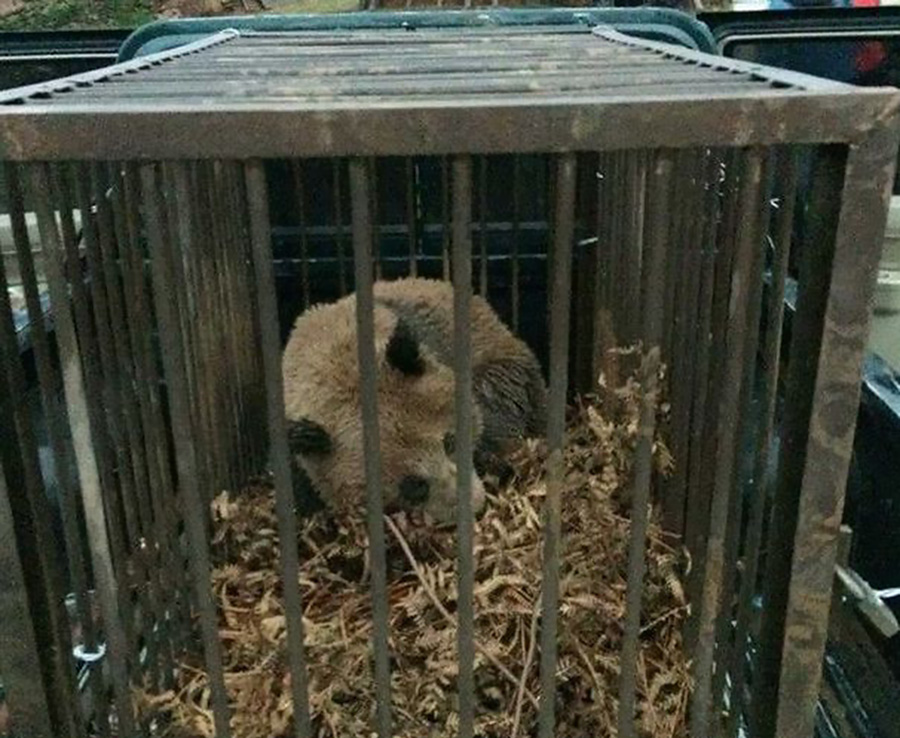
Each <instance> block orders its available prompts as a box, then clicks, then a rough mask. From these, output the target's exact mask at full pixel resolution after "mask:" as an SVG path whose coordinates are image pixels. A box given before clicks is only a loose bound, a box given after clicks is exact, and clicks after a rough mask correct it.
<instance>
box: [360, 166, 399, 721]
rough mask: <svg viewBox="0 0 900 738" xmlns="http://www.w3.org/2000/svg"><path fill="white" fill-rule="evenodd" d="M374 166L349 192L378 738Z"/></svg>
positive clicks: (386, 708) (381, 584)
mask: <svg viewBox="0 0 900 738" xmlns="http://www.w3.org/2000/svg"><path fill="white" fill-rule="evenodd" d="M369 166H370V165H369V164H368V163H367V162H366V161H364V160H361V159H352V160H351V161H350V193H351V198H352V202H353V208H352V213H351V217H352V221H353V254H354V262H355V265H354V266H355V271H356V318H357V336H358V343H359V348H358V351H359V366H360V367H361V371H360V399H361V402H360V404H361V406H362V418H363V449H364V451H365V471H366V495H367V503H368V525H369V559H370V565H371V567H372V621H373V623H374V626H375V627H374V632H373V647H374V651H375V692H376V706H377V710H376V716H375V725H376V729H377V732H378V738H389V737H390V735H391V672H390V661H389V651H388V601H387V560H386V550H385V540H384V521H383V515H384V505H383V502H382V492H381V454H380V447H381V441H380V434H379V429H378V395H377V385H376V376H375V372H374V371H362V368H363V367H370V368H374V367H375V366H376V364H375V316H374V309H375V308H374V297H373V290H372V284H373V281H374V275H373V273H372V235H373V232H372V217H371V211H370V209H369V204H370V202H371V200H370V197H371V194H370V192H371V190H370V187H371V179H370V171H369Z"/></svg>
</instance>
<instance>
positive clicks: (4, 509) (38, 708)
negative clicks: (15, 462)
mask: <svg viewBox="0 0 900 738" xmlns="http://www.w3.org/2000/svg"><path fill="white" fill-rule="evenodd" d="M9 497H10V495H9V489H8V488H7V486H6V473H5V472H4V470H3V466H2V465H0V674H2V675H3V677H4V687H5V689H6V692H7V694H8V696H9V697H8V699H9V708H10V714H11V726H10V727H11V728H12V731H13V733H14V734H15V735H22V736H47V737H48V738H49V736H52V735H53V733H54V731H53V729H52V727H51V724H50V708H49V705H48V702H47V694H46V692H45V691H44V682H43V679H42V677H41V665H40V656H39V655H38V648H37V639H36V638H35V634H34V626H33V624H32V618H31V611H30V608H29V606H28V593H27V591H26V589H25V574H24V571H23V569H22V560H21V559H20V558H19V551H18V548H17V546H16V531H15V524H14V523H13V512H12V508H11V507H10V504H9Z"/></svg>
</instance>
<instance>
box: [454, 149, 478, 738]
mask: <svg viewBox="0 0 900 738" xmlns="http://www.w3.org/2000/svg"><path fill="white" fill-rule="evenodd" d="M471 296H472V160H471V159H470V158H469V157H468V156H459V157H455V158H454V160H453V331H454V337H453V349H454V365H453V369H454V374H455V375H456V383H455V392H456V438H457V442H456V490H457V494H456V498H457V511H458V521H457V531H458V532H457V540H458V542H459V586H458V592H459V595H458V596H459V601H458V606H457V612H458V618H459V621H458V627H457V635H458V641H459V681H458V685H459V687H458V688H459V738H472V736H473V734H474V730H475V671H474V670H475V636H474V632H475V614H474V612H475V611H474V607H475V605H474V589H475V563H474V548H473V528H474V519H473V513H472V474H473V465H472V451H473V449H472V446H473V444H472V343H471V336H470V332H471Z"/></svg>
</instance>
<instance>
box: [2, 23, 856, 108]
mask: <svg viewBox="0 0 900 738" xmlns="http://www.w3.org/2000/svg"><path fill="white" fill-rule="evenodd" d="M847 87H848V86H846V85H840V84H837V83H833V82H825V81H823V80H818V79H816V78H813V77H808V76H805V75H800V74H794V73H790V72H782V71H779V70H774V69H770V68H766V67H760V66H758V65H753V64H747V63H742V62H736V61H733V60H727V59H724V58H719V57H714V56H709V55H704V54H700V53H696V52H691V51H687V50H681V49H676V48H675V47H671V46H665V45H662V44H656V43H653V42H648V41H639V40H636V39H632V38H630V37H627V36H624V35H622V34H619V33H617V32H615V31H612V30H609V29H607V28H594V29H590V28H587V27H585V26H580V27H572V26H565V27H563V26H557V27H546V26H545V27H541V28H532V29H529V28H515V29H504V28H487V29H483V28H477V29H476V28H468V29H429V30H415V31H412V30H400V29H385V30H367V31H339V32H320V31H312V32H289V33H287V32H286V33H254V32H238V31H224V32H221V33H218V34H216V35H214V36H210V37H209V38H207V39H205V40H203V41H199V42H196V43H193V44H190V45H187V46H183V47H181V48H179V49H176V50H174V51H168V52H164V53H160V54H156V55H153V56H148V57H143V58H140V59H136V60H134V61H132V62H127V63H125V64H119V65H116V66H114V67H110V68H107V69H104V70H100V71H96V72H91V73H88V74H84V75H80V76H78V77H72V78H69V79H67V80H58V81H55V82H51V83H47V84H41V85H35V86H32V87H29V88H22V89H20V90H15V91H9V92H7V93H4V94H3V95H0V102H3V103H6V104H10V103H13V104H14V103H19V104H21V103H23V102H28V103H30V104H40V105H54V104H65V105H66V106H72V105H78V106H80V105H90V106H91V107H92V108H94V109H97V108H100V109H102V108H104V107H107V106H110V105H115V106H121V105H123V104H127V105H128V106H129V107H131V106H139V107H141V108H143V107H153V108H158V107H159V106H160V105H163V106H167V105H176V106H179V107H180V106H183V105H185V104H189V105H192V106H197V107H203V108H206V109H208V108H209V107H210V106H212V107H216V106H219V105H227V106H228V107H233V106H234V105H241V104H264V105H272V104H275V105H277V104H279V103H289V104H292V105H298V104H299V105H301V106H317V105H320V104H321V105H328V106H329V107H333V106H334V105H335V104H337V105H340V106H342V107H343V106H344V105H345V104H346V105H348V106H352V107H354V108H360V107H370V106H376V107H377V106H380V105H385V104H392V103H397V102H400V101H402V102H403V103H404V104H409V103H422V102H425V103H427V104H441V103H445V102H446V103H453V104H459V103H460V102H468V103H471V102H476V103H477V102H479V101H489V102H492V103H498V102H499V103H503V102H519V101H523V100H535V101H542V102H546V101H550V100H553V99H559V98H560V97H563V98H565V99H567V100H571V101H578V102H581V101H590V100H609V99H617V100H623V101H628V100H639V99H647V98H648V97H652V98H654V99H659V98H660V97H662V98H668V99H672V98H681V99H685V98H688V99H698V98H701V99H710V98H716V97H718V98H721V97H733V96H742V95H746V94H752V95H764V96H777V97H785V96H791V95H792V94H796V93H803V92H809V91H813V90H818V91H829V92H832V93H834V92H837V91H840V90H841V89H842V88H844V89H846V88H847Z"/></svg>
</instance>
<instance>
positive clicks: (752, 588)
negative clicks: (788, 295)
mask: <svg viewBox="0 0 900 738" xmlns="http://www.w3.org/2000/svg"><path fill="white" fill-rule="evenodd" d="M780 153H781V155H780V159H779V163H778V169H777V173H776V178H775V179H776V182H777V183H778V185H779V187H780V189H781V195H780V197H779V203H780V204H779V210H778V223H777V233H776V235H775V242H774V247H775V253H774V259H773V263H772V269H771V281H770V285H769V295H768V309H767V310H766V324H765V345H764V349H763V359H762V362H763V368H764V370H765V375H764V380H763V382H764V384H763V393H764V399H763V411H762V417H761V418H760V428H759V429H758V431H757V440H756V459H755V463H754V467H753V485H752V500H751V503H750V511H749V514H748V520H747V534H746V539H745V542H744V557H743V564H744V565H743V569H742V572H741V588H740V592H739V595H738V613H737V624H736V626H735V635H734V647H733V648H734V650H733V652H732V657H731V694H732V698H731V699H732V708H731V710H730V711H729V715H728V721H729V722H728V730H727V731H726V735H727V736H730V737H733V738H736V736H737V735H738V730H739V726H740V717H741V710H740V704H741V701H742V696H743V693H744V681H745V674H746V670H745V659H746V656H747V649H748V644H747V636H748V635H749V632H750V623H751V617H752V615H753V596H754V595H755V593H756V582H757V575H758V571H759V553H760V546H761V543H762V532H763V522H764V514H765V509H766V500H767V499H768V497H769V484H768V481H769V480H768V476H767V469H768V466H769V447H770V446H771V443H772V433H773V428H774V422H775V405H776V400H777V397H778V379H779V363H780V360H781V336H782V327H783V321H784V288H785V281H786V278H787V269H788V261H789V259H790V250H791V233H792V230H793V225H794V207H795V203H796V199H797V160H796V155H795V154H794V153H793V152H791V151H782V152H780Z"/></svg>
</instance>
